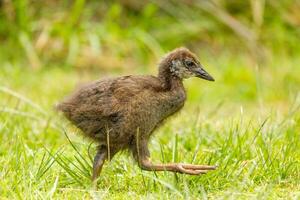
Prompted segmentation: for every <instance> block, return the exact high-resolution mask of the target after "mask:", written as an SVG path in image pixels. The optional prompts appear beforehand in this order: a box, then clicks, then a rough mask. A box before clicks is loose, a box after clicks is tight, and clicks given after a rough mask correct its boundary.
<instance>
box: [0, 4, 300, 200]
mask: <svg viewBox="0 0 300 200" xmlns="http://www.w3.org/2000/svg"><path fill="white" fill-rule="evenodd" d="M299 11H300V1H299V0H294V1H293V0H282V1H273V0H244V1H234V0H228V1H225V0H182V1H175V0H170V1H166V0H162V1H159V0H146V1H140V0H120V1H108V0H106V1H97V0H89V1H85V0H75V1H71V0H70V1H66V0H62V1H59V0H44V1H38V0H1V1H0V44H1V45H0V106H1V113H0V114H1V115H0V119H1V120H0V133H1V134H0V140H1V141H3V142H2V144H1V145H0V163H4V164H1V166H0V172H1V173H0V179H1V183H0V192H1V194H2V195H3V198H8V199H12V198H13V199H15V198H20V199H24V198H25V199H26V198H31V199H32V198H33V199H36V198H38V199H39V198H42V199H43V198H46V199H47V198H52V197H56V198H58V199H62V198H65V199H66V198H80V199H81V198H91V195H89V190H88V189H87V188H89V185H90V182H89V173H90V170H88V169H89V167H88V165H89V163H88V162H83V161H80V162H79V161H78V158H74V155H77V154H76V152H75V151H74V149H72V148H71V146H70V145H69V143H68V140H67V139H66V137H65V135H64V134H63V133H62V132H61V131H58V130H57V129H55V125H54V124H55V123H59V124H61V125H63V126H67V125H66V122H65V121H64V120H63V119H61V118H59V116H58V115H57V113H55V112H54V110H53V105H55V103H57V102H58V101H60V100H61V99H62V98H63V97H64V96H66V95H67V94H69V93H70V92H71V91H72V90H73V89H74V88H75V87H77V86H78V85H80V84H81V83H83V82H87V81H91V80H95V79H99V78H101V77H105V76H120V75H128V74H157V63H158V62H159V60H160V58H161V57H162V56H163V55H164V54H165V53H166V52H168V51H170V50H172V49H174V48H177V47H180V46H185V47H187V48H189V49H190V50H191V51H193V52H195V54H196V55H197V56H199V58H200V61H201V62H202V64H203V65H204V66H205V69H206V70H207V71H208V72H209V73H210V74H212V75H213V76H214V78H215V79H216V82H214V83H210V82H206V81H203V80H199V79H195V78H192V79H190V80H186V81H185V86H186V88H187V91H188V100H187V103H186V107H185V108H184V110H183V111H182V112H181V113H180V114H179V115H177V116H176V117H175V119H173V120H170V122H168V123H166V125H164V126H163V127H162V129H160V130H159V131H158V132H159V133H158V134H157V136H156V139H154V140H153V142H152V143H151V147H152V150H153V157H154V159H155V160H158V161H159V160H161V157H163V158H165V159H166V160H165V161H176V160H178V159H180V158H181V160H180V161H182V162H190V160H193V161H195V162H200V163H201V162H202V163H214V164H218V165H220V166H221V168H220V170H218V171H217V172H215V173H212V174H210V175H207V176H204V177H200V178H195V177H192V178H191V177H186V176H179V177H178V176H177V175H174V177H173V175H172V174H166V173H162V174H163V175H161V174H160V175H159V176H157V175H156V174H152V173H148V174H147V173H146V174H145V176H146V177H144V176H142V177H141V174H140V171H138V169H137V167H136V166H135V165H134V164H133V163H132V162H131V161H128V160H130V159H128V156H122V155H120V156H117V158H116V159H115V160H116V161H112V163H111V164H109V165H108V167H107V168H104V172H103V175H102V177H103V180H102V182H101V181H100V182H101V183H100V188H102V190H101V192H102V193H101V194H103V195H104V196H106V197H107V198H112V197H115V198H117V199H122V198H124V195H125V196H130V195H131V197H133V198H141V199H143V198H145V197H149V195H150V197H152V199H157V198H158V197H160V198H162V197H163V198H164V199H173V198H182V199H188V198H190V199H195V198H202V199H205V198H207V197H211V198H217V197H224V195H225V196H227V197H228V198H229V199H230V198H237V197H240V198H242V199H243V198H249V197H253V198H254V197H256V198H278V197H280V198H281V197H291V199H297V198H299V195H300V194H299V192H297V191H299V190H300V186H299V182H300V173H299V171H300V164H299V163H300V150H299V148H298V147H299V137H300V136H299V132H300V115H299V109H300V12H299ZM71 132H73V129H71V131H69V133H70V134H69V135H70V137H71V140H72V141H74V143H75V144H76V147H77V148H80V149H81V150H82V151H83V152H86V148H87V146H88V144H89V141H84V140H82V138H81V137H80V136H79V137H78V136H76V135H75V134H72V133H71ZM175 133H176V134H178V135H176V136H175ZM260 133H261V134H260ZM177 141H178V146H177ZM180 144H181V145H180ZM162 147H164V150H165V154H166V155H165V157H164V154H163V153H162V155H160V153H161V152H163V150H162ZM177 147H178V148H177ZM198 147H201V148H200V151H199V152H202V150H204V152H202V153H199V154H197V153H195V152H194V151H195V149H198ZM63 148H64V153H62V150H61V149H63ZM177 154H178V155H177ZM196 154H197V155H196ZM53 155H54V156H53ZM85 155H86V154H85ZM177 157H178V159H177ZM64 160H65V161H64ZM81 162H83V163H85V164H83V165H82V163H81ZM72 163H77V168H76V167H74V166H73V165H72ZM274 163H275V164H274ZM85 165H86V168H85V167H84V166H85ZM110 166H113V167H111V168H110ZM238 166H243V167H244V168H243V169H241V170H239V167H238ZM82 168H84V169H83V170H82ZM254 169H256V170H254ZM73 171H75V172H76V173H75V172H74V173H75V175H74V174H73ZM20 177H21V178H20ZM76 177H77V178H76ZM77 179H78V180H81V181H82V182H81V181H78V180H77ZM152 181H153V184H152ZM141 183H143V186H141ZM200 186H201V188H200ZM78 188H79V189H78ZM187 188H190V190H187ZM199 188H200V189H199ZM108 191H109V192H108ZM78 195H79V196H78ZM147 195H148V196H147ZM151 195H153V196H151ZM297 195H298V196H297ZM92 197H93V195H92ZM150 199H151V198H150Z"/></svg>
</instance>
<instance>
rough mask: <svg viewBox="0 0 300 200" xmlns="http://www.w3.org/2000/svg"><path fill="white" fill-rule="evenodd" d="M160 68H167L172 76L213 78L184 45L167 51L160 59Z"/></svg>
mask: <svg viewBox="0 0 300 200" xmlns="http://www.w3.org/2000/svg"><path fill="white" fill-rule="evenodd" d="M160 68H164V70H168V71H169V72H171V75H172V76H175V77H178V78H180V79H186V78H190V77H198V78H202V79H205V80H208V81H214V78H213V77H212V76H211V75H209V74H208V73H207V72H206V71H205V70H204V69H203V66H202V65H201V64H200V62H199V60H198V59H197V57H196V56H195V55H194V54H193V53H192V52H191V51H190V50H188V49H187V48H184V47H181V48H177V49H175V50H173V51H171V52H170V53H168V54H167V55H166V56H165V57H164V58H163V59H162V61H161V63H160ZM160 70H161V69H160Z"/></svg>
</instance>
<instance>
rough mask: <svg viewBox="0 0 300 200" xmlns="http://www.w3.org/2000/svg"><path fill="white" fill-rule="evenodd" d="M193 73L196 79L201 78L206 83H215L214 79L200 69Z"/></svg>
mask: <svg viewBox="0 0 300 200" xmlns="http://www.w3.org/2000/svg"><path fill="white" fill-rule="evenodd" d="M194 73H195V74H196V77H198V78H202V79H204V80H207V81H215V79H214V78H213V77H212V76H211V75H210V74H209V73H207V72H206V71H205V70H204V69H203V68H202V67H201V68H198V69H197V70H195V72H194Z"/></svg>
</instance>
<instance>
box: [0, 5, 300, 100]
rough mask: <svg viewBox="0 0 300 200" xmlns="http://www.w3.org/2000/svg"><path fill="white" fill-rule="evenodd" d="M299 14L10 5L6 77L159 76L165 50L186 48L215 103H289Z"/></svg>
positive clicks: (244, 8) (1, 27)
mask: <svg viewBox="0 0 300 200" xmlns="http://www.w3.org/2000/svg"><path fill="white" fill-rule="evenodd" d="M299 9H300V3H299V1H288V0H285V1H267V0H247V1H222V0H215V1H211V0H205V1H196V0H184V1H155V0H153V1H138V0H121V1H84V0H77V1H55V0H49V1H28V0H15V1H10V0H4V1H1V13H0V41H1V47H0V52H1V53H0V63H1V64H0V66H1V71H2V74H6V75H8V76H11V75H12V74H14V72H12V71H16V70H15V69H11V68H17V70H20V71H26V72H27V73H29V74H38V73H41V71H42V72H45V73H46V74H47V71H49V73H50V71H51V72H52V71H53V70H59V71H64V72H66V76H68V73H74V72H78V73H83V74H89V75H91V74H92V75H95V74H96V75H95V76H94V78H97V77H100V76H104V75H107V74H118V75H119V74H125V73H126V74H137V73H152V74H153V73H156V71H157V69H156V64H157V63H158V61H159V59H160V57H161V56H162V55H163V54H164V53H165V52H167V51H169V50H172V49H173V48H176V47H180V46H186V47H188V48H190V49H191V50H192V51H194V52H195V53H196V54H197V55H198V56H199V57H200V60H201V61H202V63H203V64H204V65H205V66H206V68H207V70H208V71H209V72H211V73H212V74H213V75H215V77H216V79H217V84H216V85H214V86H212V87H213V88H217V91H218V93H217V94H216V93H215V94H214V95H213V99H223V98H224V97H225V96H227V97H228V96H230V98H231V99H230V101H234V100H238V101H240V100H251V101H253V100H257V99H259V98H261V99H260V100H267V101H269V100H270V101H272V102H273V101H280V100H287V98H289V97H290V96H291V95H292V96H294V95H295V94H296V93H297V92H298V89H299V87H298V86H299V83H300V82H299V75H298V74H299V72H300V67H299V62H300V61H299V52H300V45H299V44H300V28H299V27H300V14H299V12H298V11H299ZM29 71H30V72H29ZM22 73H23V72H22ZM24 73H25V72H24ZM89 75H88V76H89ZM52 76H53V77H52V78H53V79H55V78H56V77H55V74H53V75H52ZM13 77H14V76H12V79H14V81H16V82H18V80H15V79H18V77H14V78H13ZM49 78H50V75H49ZM2 79H3V78H2ZM65 79H66V82H67V77H66V78H65ZM89 79H90V78H89ZM21 82H22V83H20V84H21V85H22V84H26V83H24V81H21ZM197 83H198V84H199V85H200V84H202V83H200V82H197ZM12 84H14V83H12ZM8 85H9V84H8ZM192 87H193V86H192ZM203 87H210V86H206V85H205V86H203V85H201V88H199V90H200V92H199V91H195V92H193V90H192V93H193V94H192V95H190V96H191V98H192V99H193V97H194V96H195V99H196V100H199V97H201V95H202V93H203V92H202V91H203V90H205V89H203ZM227 88H228V89H230V90H231V91H227V90H226V89H227ZM275 90H276V92H275ZM228 92H229V93H228ZM212 93H214V92H212Z"/></svg>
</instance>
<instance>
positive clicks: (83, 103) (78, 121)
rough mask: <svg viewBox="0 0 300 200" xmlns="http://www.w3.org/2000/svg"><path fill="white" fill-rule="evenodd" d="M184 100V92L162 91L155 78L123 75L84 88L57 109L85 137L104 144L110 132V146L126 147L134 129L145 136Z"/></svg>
mask: <svg viewBox="0 0 300 200" xmlns="http://www.w3.org/2000/svg"><path fill="white" fill-rule="evenodd" d="M182 92H183V93H182ZM184 100H185V93H184V90H183V91H182V90H179V93H178V92H176V91H175V92H174V91H173V92H171V91H165V89H164V88H163V86H162V85H161V81H160V80H159V79H158V78H157V77H154V76H123V77H118V78H111V79H103V80H99V81H95V82H93V83H90V84H88V85H85V86H84V87H82V88H80V89H78V90H77V91H75V92H74V94H72V95H71V96H70V97H68V98H67V99H66V100H65V101H63V102H62V103H60V104H59V105H58V107H57V108H58V110H60V111H62V112H63V113H64V115H65V116H66V117H67V118H68V119H69V120H70V121H71V122H72V123H73V124H75V125H76V126H77V127H78V128H80V129H81V130H82V131H83V133H84V134H85V135H87V136H88V137H90V138H92V139H95V140H97V141H105V138H106V136H107V135H106V134H107V133H108V132H109V134H110V138H111V142H112V143H113V142H114V141H115V142H116V143H124V145H125V143H128V142H129V141H127V140H130V137H131V136H132V134H135V131H136V129H137V128H139V129H140V131H141V133H142V134H148V133H149V132H151V131H152V130H153V129H154V128H155V127H156V125H157V124H158V123H159V122H160V121H162V120H163V119H164V118H166V117H167V116H168V115H171V114H172V113H174V112H176V111H177V110H178V109H180V107H182V105H183V102H184Z"/></svg>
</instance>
